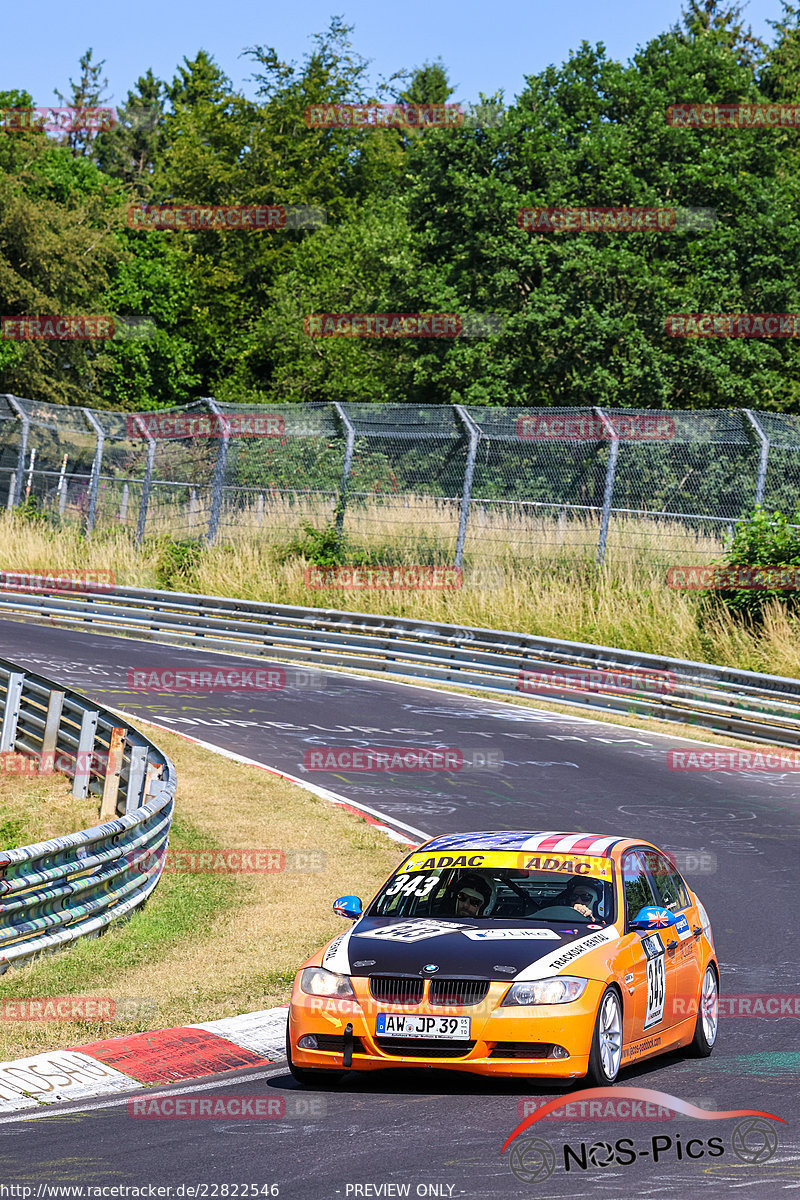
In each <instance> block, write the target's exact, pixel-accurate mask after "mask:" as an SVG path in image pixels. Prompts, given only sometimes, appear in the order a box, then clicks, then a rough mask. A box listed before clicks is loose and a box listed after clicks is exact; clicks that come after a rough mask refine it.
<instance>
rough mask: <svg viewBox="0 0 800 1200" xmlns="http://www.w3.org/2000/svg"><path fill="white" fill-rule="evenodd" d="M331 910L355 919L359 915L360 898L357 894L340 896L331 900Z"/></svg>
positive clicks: (352, 919)
mask: <svg viewBox="0 0 800 1200" xmlns="http://www.w3.org/2000/svg"><path fill="white" fill-rule="evenodd" d="M333 911H334V912H335V913H338V914H339V916H340V917H349V919H350V920H351V921H357V920H358V918H359V917H360V916H361V898H360V897H359V896H340V897H339V899H338V900H334V902H333Z"/></svg>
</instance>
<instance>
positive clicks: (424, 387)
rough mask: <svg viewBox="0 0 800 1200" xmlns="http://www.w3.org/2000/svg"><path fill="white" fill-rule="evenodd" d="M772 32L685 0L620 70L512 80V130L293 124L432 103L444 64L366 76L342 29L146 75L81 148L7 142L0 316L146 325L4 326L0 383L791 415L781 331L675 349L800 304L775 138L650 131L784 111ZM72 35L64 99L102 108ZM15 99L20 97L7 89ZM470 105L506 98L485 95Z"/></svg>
mask: <svg viewBox="0 0 800 1200" xmlns="http://www.w3.org/2000/svg"><path fill="white" fill-rule="evenodd" d="M771 24H772V26H773V31H774V38H773V42H772V44H771V45H766V44H765V43H764V42H762V41H760V40H759V39H758V38H755V37H754V36H753V34H752V32H751V31H750V29H749V28H748V27H747V26H746V25H745V23H744V20H743V18H742V14H741V11H740V8H739V6H738V5H737V4H735V3H733V4H731V3H726V2H723V0H689V3H688V5H687V8H686V11H685V13H684V17H683V20H682V22H681V23H680V24H678V25H676V26H675V27H674V28H672V29H670V30H667V31H666V32H664V33H662V34H659V35H658V36H657V37H655V38H653V39H652V40H651V41H650V42H649V43H648V44H646V45H645V46H643V47H641V49H639V50H638V51H637V53H636V55H635V56H634V58H633V59H632V60H631V61H630V62H628V63H620V62H616V61H614V60H612V59H610V58H609V57H608V56H607V53H606V51H605V48H604V47H603V46H602V45H598V46H591V45H589V44H588V43H586V42H583V43H582V44H581V45H579V46H578V47H577V48H576V49H575V51H574V52H573V53H571V54H570V56H569V58H568V59H567V61H566V62H565V63H563V64H562V65H561V66H550V67H548V68H546V69H545V70H544V71H541V72H539V73H538V74H532V75H530V76H528V77H527V78H526V82H525V86H524V89H523V90H522V92H521V94H520V95H519V96H517V97H516V98H515V99H514V101H513V102H512V103H511V104H510V105H509V106H508V107H507V108H506V109H505V112H504V113H503V114H502V115H503V120H502V121H498V122H495V121H490V120H485V121H481V120H476V121H469V122H466V123H465V124H464V125H463V126H461V127H458V128H453V129H442V130H437V129H429V130H425V131H418V132H414V131H409V130H408V129H405V130H400V129H397V128H382V129H372V130H364V129H360V128H358V127H355V126H351V127H348V128H341V129H332V128H321V127H311V128H310V127H309V126H308V125H307V124H306V121H305V110H306V109H307V108H308V107H309V106H313V105H320V104H322V105H332V104H341V103H354V102H355V103H364V104H369V103H375V102H382V101H383V100H385V99H390V100H397V101H401V102H413V103H416V104H419V103H436V104H440V103H444V102H449V100H450V97H451V96H452V95H453V92H454V89H453V86H452V84H451V82H450V80H449V78H448V74H447V69H446V66H445V65H444V64H443V63H442V62H440V61H436V62H426V63H424V64H423V65H422V66H421V67H417V68H416V69H415V70H413V71H410V72H409V71H402V70H398V71H397V72H396V73H395V75H394V76H393V77H392V78H391V79H390V80H388V81H386V82H384V83H382V84H381V85H380V86H379V87H378V89H377V95H373V94H370V90H369V87H368V84H367V73H366V72H367V64H366V62H365V60H364V59H363V58H362V57H361V56H360V55H359V54H358V52H357V51H356V50H355V48H354V46H353V43H352V40H351V35H352V28H351V27H349V26H348V25H346V24H345V23H344V22H343V21H342V20H341V19H339V18H334V19H333V20H332V21H331V23H330V26H329V27H328V29H327V30H326V31H324V32H323V33H320V34H318V35H317V36H316V37H315V40H314V45H313V47H312V50H311V52H310V53H309V54H308V55H307V56H306V57H305V59H304V60H303V61H302V62H301V63H300V64H299V65H297V64H291V63H287V62H285V61H284V60H283V59H282V58H281V56H280V54H279V52H278V50H277V49H275V48H273V47H268V46H253V47H250V48H249V50H248V51H247V53H248V55H249V57H250V59H251V61H252V63H253V67H254V78H255V82H256V84H257V93H256V98H255V99H254V100H251V99H248V98H246V97H245V96H243V95H242V94H240V93H239V92H238V91H237V90H236V89H235V88H234V87H233V85H232V83H231V81H230V80H229V79H228V78H227V77H226V76H225V74H224V73H223V72H222V71H221V70H220V68H219V67H218V66H217V64H216V63H215V62H214V60H213V58H212V57H211V56H210V55H209V54H208V53H206V52H205V51H200V52H199V53H198V54H197V55H196V56H195V57H194V58H185V59H184V60H183V63H182V64H181V65H180V66H179V67H178V69H177V71H176V73H175V76H174V78H173V79H172V80H171V81H164V80H160V79H158V78H157V77H156V76H155V75H154V74H153V72H152V71H151V70H149V69H148V70H145V72H144V74H142V75H141V76H140V78H139V79H138V80H137V82H136V85H135V87H134V88H133V90H132V91H130V92H129V93H128V95H127V99H126V101H125V103H124V104H123V105H122V106H121V108H120V110H119V122H118V124H117V125H115V127H114V128H113V129H111V130H108V131H106V132H103V133H101V134H99V135H97V136H91V137H89V136H79V135H75V136H73V135H70V139H71V140H69V141H68V142H67V144H63V145H61V144H58V143H56V142H54V140H53V139H52V138H49V137H48V136H47V135H46V134H43V133H15V134H14V135H13V136H11V135H9V136H5V137H3V138H0V304H1V305H2V311H3V313H7V314H12V315H13V314H20V315H24V314H34V313H37V314H38V313H42V314H47V313H71V314H77V313H82V312H85V313H111V314H116V315H120V316H138V317H144V318H147V319H148V320H150V321H152V323H153V326H154V328H155V334H154V336H153V337H151V338H149V339H146V340H143V341H137V342H132V341H116V340H115V341H112V342H108V343H58V344H57V345H54V344H52V343H44V342H28V343H21V342H0V388H2V390H7V391H11V392H17V393H18V394H22V395H28V396H31V397H33V398H42V399H48V400H54V401H57V402H61V403H68V404H76V403H84V404H85V403H87V402H89V403H91V404H94V405H96V406H100V407H102V406H114V407H118V408H127V409H146V408H153V407H158V406H163V405H173V404H181V403H185V402H186V401H188V400H191V399H194V398H196V397H198V396H203V395H216V396H217V397H218V398H220V399H223V400H227V401H234V402H248V401H249V402H269V403H273V402H278V401H280V402H284V403H285V402H287V401H289V402H292V401H300V400H319V401H325V402H329V401H331V400H338V399H343V400H363V401H365V402H372V401H384V402H386V401H394V402H401V403H405V402H420V401H424V402H426V403H431V402H439V403H442V404H451V403H471V404H484V405H497V404H503V405H586V404H591V405H598V404H602V405H609V406H613V405H626V406H633V407H663V408H674V409H677V408H711V407H716V408H719V407H730V406H736V407H758V408H761V409H772V410H776V411H800V369H798V368H800V346H799V345H798V340H797V339H791V338H782V339H770V338H745V339H742V338H721V337H720V338H699V339H687V338H677V337H676V338H673V337H668V336H667V334H666V331H665V318H666V317H667V316H668V315H669V314H670V313H676V312H677V313H680V312H745V313H746V312H798V311H800V275H798V272H797V262H798V260H800V152H798V141H797V131H796V130H795V129H757V128H756V129H744V128H743V129H736V130H733V129H725V128H719V129H702V130H694V129H689V128H677V127H671V126H669V125H667V123H666V120H665V110H666V108H667V106H668V105H670V104H675V103H680V102H682V101H686V100H687V98H693V97H702V98H705V99H707V100H708V102H711V103H726V102H730V101H733V100H737V101H749V102H758V101H768V102H774V101H779V102H783V103H797V102H798V100H800V9H798V8H797V7H796V5H794V4H792V3H789V2H788V0H785V2H784V5H783V14H782V17H781V18H780V19H779V20H776V21H774V22H772V23H771ZM102 67H103V63H102V62H100V63H95V61H94V59H93V57H92V51H91V50H90V51H88V52H87V53H86V54H85V55H83V57H82V58H81V61H80V73H79V76H78V78H77V79H76V80H75V81H71V85H70V86H71V92H70V99H71V102H73V103H75V104H80V105H86V104H89V103H97V102H99V101H100V100H101V98H102V95H103V89H104V80H103V78H102ZM0 103H2V105H3V106H6V107H7V106H13V105H25V104H30V103H31V98H30V97H29V96H26V94H25V93H22V92H13V93H12V92H8V93H2V94H0ZM481 104H482V107H481V108H480V109H479V110H478V112H484V113H486V112H489V111H490V110H491V109H492V107H493V106H494V108H495V109H497V108H498V106H499V105H501V104H502V97H499V96H494V97H485V96H484V97H481ZM134 203H138V204H141V203H147V204H159V203H169V204H177V205H183V204H200V205H210V204H247V205H252V204H275V203H281V204H286V205H295V206H307V207H316V208H320V209H322V210H324V212H325V214H326V216H327V224H324V225H321V226H318V227H313V228H285V229H281V230H253V231H246V230H218V229H206V230H184V229H179V230H169V229H167V230H141V229H132V228H130V227H129V225H128V220H127V210H128V208H129V206H130V205H131V204H134ZM562 205H591V206H598V205H599V206H603V205H606V206H614V205H633V206H639V205H655V206H665V205H666V206H669V205H674V206H677V207H679V208H682V209H686V208H701V209H712V210H714V212H715V213H716V224H715V225H714V226H713V227H712V228H710V229H706V230H698V229H691V228H689V229H682V230H678V231H674V232H669V233H657V232H646V233H643V232H639V233H628V234H624V233H614V232H593V233H577V232H549V233H548V232H529V231H527V230H522V229H520V228H518V225H517V214H518V212H519V210H520V209H521V208H523V207H532V206H562ZM320 312H459V313H493V314H500V316H501V317H502V332H499V333H495V334H492V335H490V336H484V337H479V338H463V337H462V338H457V339H425V338H420V339H410V338H408V339H369V338H340V337H332V338H319V337H311V336H308V335H307V334H306V333H305V332H304V326H303V319H304V317H305V316H307V315H308V314H309V313H320Z"/></svg>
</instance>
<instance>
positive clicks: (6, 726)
mask: <svg viewBox="0 0 800 1200" xmlns="http://www.w3.org/2000/svg"><path fill="white" fill-rule="evenodd" d="M24 682H25V676H24V675H23V674H22V673H21V672H20V671H9V673H8V678H7V680H6V702H5V705H4V707H3V723H2V725H0V752H3V753H5V752H6V751H7V750H13V749H14V743H15V742H16V740H17V722H18V720H19V710H20V705H21V704H22V685H23V683H24Z"/></svg>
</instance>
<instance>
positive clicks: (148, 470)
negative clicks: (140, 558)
mask: <svg viewBox="0 0 800 1200" xmlns="http://www.w3.org/2000/svg"><path fill="white" fill-rule="evenodd" d="M134 424H136V425H138V426H139V428H140V429H141V431H142V433H143V434H144V436H145V437H146V438H147V460H146V462H145V465H144V479H143V480H142V494H141V496H140V498H139V519H138V520H137V522H136V542H137V544H139V543H141V541H142V538H143V537H144V531H145V526H146V525H147V507H148V505H149V503H150V489H151V487H152V486H153V467H154V466H155V461H156V439H155V438H154V437H153V435H152V433H151V432H150V430H149V429H148V428H147V426H146V425H145V423H144V421H143V420H142V418H141V417H136V419H135V422H134Z"/></svg>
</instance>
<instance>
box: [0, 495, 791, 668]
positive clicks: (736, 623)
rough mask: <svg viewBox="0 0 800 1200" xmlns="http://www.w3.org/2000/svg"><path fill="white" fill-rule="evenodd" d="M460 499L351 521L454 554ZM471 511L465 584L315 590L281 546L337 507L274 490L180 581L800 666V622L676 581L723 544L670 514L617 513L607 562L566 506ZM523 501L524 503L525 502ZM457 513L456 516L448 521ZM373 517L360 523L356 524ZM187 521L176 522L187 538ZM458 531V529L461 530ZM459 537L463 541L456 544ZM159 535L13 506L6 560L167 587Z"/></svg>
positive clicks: (433, 554) (401, 541) (394, 506)
mask: <svg viewBox="0 0 800 1200" xmlns="http://www.w3.org/2000/svg"><path fill="white" fill-rule="evenodd" d="M447 503H448V502H443V501H435V500H432V501H416V500H413V499H412V500H410V502H409V504H408V506H407V507H406V505H405V502H404V501H403V502H402V503H400V502H398V501H397V499H394V500H393V501H392V502H391V503H390V502H386V501H374V502H372V503H371V504H370V505H369V506H368V507H364V508H363V509H362V510H358V513H357V514H356V516H354V515H353V514H351V513H349V514H348V517H347V521H346V525H345V530H346V532H347V534H348V537H349V538H350V541H351V544H352V546H353V547H354V548H355V549H360V550H363V551H370V552H372V554H373V555H374V556H376V558H377V560H378V561H382V562H391V563H392V564H393V565H394V564H418V563H424V564H429V563H437V564H445V563H447V562H452V549H453V546H454V537H455V534H454V526H453V515H454V514H453V511H452V508H453V506H452V504H451V505H450V509H451V511H449V512H448V511H447V508H446V505H447ZM485 508H486V511H485V513H484V514H483V522H484V523H483V525H482V526H481V516H480V513H476V512H474V511H473V513H472V515H471V526H470V528H471V533H470V536H469V537H468V539H467V548H466V553H465V558H464V576H463V586H462V587H461V588H459V589H458V590H451V591H422V590H420V591H413V590H374V591H369V590H361V589H356V590H347V589H343V588H327V587H326V588H324V589H315V588H313V587H311V586H309V584H308V583H307V581H306V577H305V573H306V569H307V568H308V567H310V566H311V563H310V561H309V560H307V559H306V558H304V557H302V556H301V557H298V556H292V557H290V558H288V559H284V556H283V555H282V554H281V549H282V548H284V547H285V546H286V544H287V542H288V541H289V539H290V538H292V537H296V536H297V535H298V533H300V532H301V527H302V523H303V522H305V521H308V522H309V523H311V524H314V525H315V527H316V528H319V529H322V528H324V527H325V525H326V523H327V522H328V521H329V519H330V506H329V505H328V504H327V502H326V503H325V504H321V503H320V502H319V501H317V500H314V499H313V498H311V499H307V501H305V502H304V503H303V504H301V505H294V504H290V503H289V502H288V501H287V500H286V499H285V498H284V499H274V500H272V499H271V500H270V502H269V504H267V505H265V510H264V513H263V514H257V513H253V512H252V511H251V512H249V513H247V514H240V516H239V517H237V519H236V521H235V522H234V524H232V525H230V526H229V525H224V526H223V528H222V531H221V536H220V539H219V541H218V542H217V544H216V545H214V546H211V547H209V548H208V549H207V550H206V551H204V553H203V554H202V555H201V557H200V559H199V561H198V563H197V564H196V566H195V567H194V568H193V569H192V571H191V573H190V575H189V576H188V578H184V579H181V578H176V579H175V580H173V582H172V586H173V587H175V588H177V589H178V590H183V591H190V592H196V593H211V594H216V595H224V596H234V597H240V598H242V599H253V600H264V601H268V602H271V603H279V604H297V605H307V606H313V607H326V608H345V609H352V610H356V611H361V612H369V613H387V614H391V615H395V616H405V617H417V618H420V619H423V620H431V621H445V622H451V623H453V624H456V625H478V626H486V627H489V628H495V629H508V630H513V631H517V632H527V633H534V634H539V635H542V636H546V637H554V638H568V639H571V640H574V641H582V642H593V643H597V644H601V645H607V646H614V647H620V648H624V649H631V650H639V651H643V652H649V653H654V654H666V655H671V656H673V657H678V658H689V659H699V660H702V661H705V662H713V663H718V664H720V665H724V666H732V667H740V668H744V669H747V670H754V671H768V672H771V673H773V674H779V675H789V676H794V677H800V622H798V620H797V619H796V618H792V617H791V616H790V615H789V614H788V613H787V610H786V607H785V606H784V605H782V604H780V603H776V604H774V605H773V606H772V607H771V608H770V610H769V611H768V613H767V616H766V620H765V622H764V624H763V627H761V628H755V627H753V626H752V625H749V624H747V623H743V622H742V621H741V620H740V619H734V618H733V617H731V615H730V613H728V612H727V611H726V610H719V611H717V612H716V613H712V612H711V611H709V610H708V609H704V607H703V603H702V600H701V599H700V597H699V596H698V595H696V594H694V593H685V592H676V591H673V590H671V589H670V588H668V587H667V586H666V582H665V570H666V567H667V566H669V565H670V564H681V563H697V562H709V561H712V560H713V559H715V558H718V557H719V555H720V552H721V545H720V543H719V541H718V540H716V539H715V538H714V537H711V536H709V535H707V534H697V535H690V534H688V533H687V532H686V529H685V528H684V527H682V526H676V525H675V524H670V523H667V522H659V523H656V522H646V521H641V520H634V519H630V520H624V521H623V520H619V521H615V522H612V525H611V529H610V532H609V538H608V550H607V558H606V565H605V566H604V567H601V568H598V567H597V566H596V565H595V561H594V560H595V553H596V545H597V524H596V522H593V521H587V520H582V519H576V518H571V517H569V516H565V518H564V519H563V520H562V521H559V520H552V519H550V518H543V517H538V518H530V519H527V518H526V519H525V520H523V519H522V518H520V517H519V515H518V514H517V516H516V517H515V516H514V513H513V512H511V511H510V510H509V509H508V508H503V509H502V510H499V509H492V508H491V507H490V506H488V505H487V506H485ZM515 511H516V510H515ZM445 518H446V519H445ZM356 519H358V521H360V523H361V524H360V528H359V526H357V525H356V524H355V522H356ZM181 532H182V531H181V530H180V529H178V528H173V535H174V536H176V537H178V536H180V535H181ZM451 534H452V538H451ZM451 541H452V545H451ZM157 555H158V549H157V542H156V541H155V540H153V539H148V540H146V541H145V543H144V544H143V545H142V546H141V547H139V546H137V545H136V544H135V542H134V540H133V538H132V536H131V533H130V531H129V530H126V529H123V528H118V529H110V530H100V531H98V533H97V534H96V535H95V536H93V537H92V538H91V539H85V538H83V537H82V535H81V534H80V533H79V532H78V531H77V530H76V529H75V528H74V527H73V526H69V525H67V526H65V527H63V528H61V529H57V530H56V529H51V528H48V526H47V525H45V524H40V523H31V522H29V521H25V520H23V519H21V518H19V517H18V516H16V515H15V514H8V513H4V514H0V569H5V570H29V571H41V572H54V571H68V570H81V569H83V570H88V569H95V570H97V569H107V570H113V571H114V572H115V574H116V577H117V581H118V582H119V583H120V584H124V585H130V586H142V587H158V586H163V582H161V581H160V580H159V575H158V572H157V569H156V563H157Z"/></svg>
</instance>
